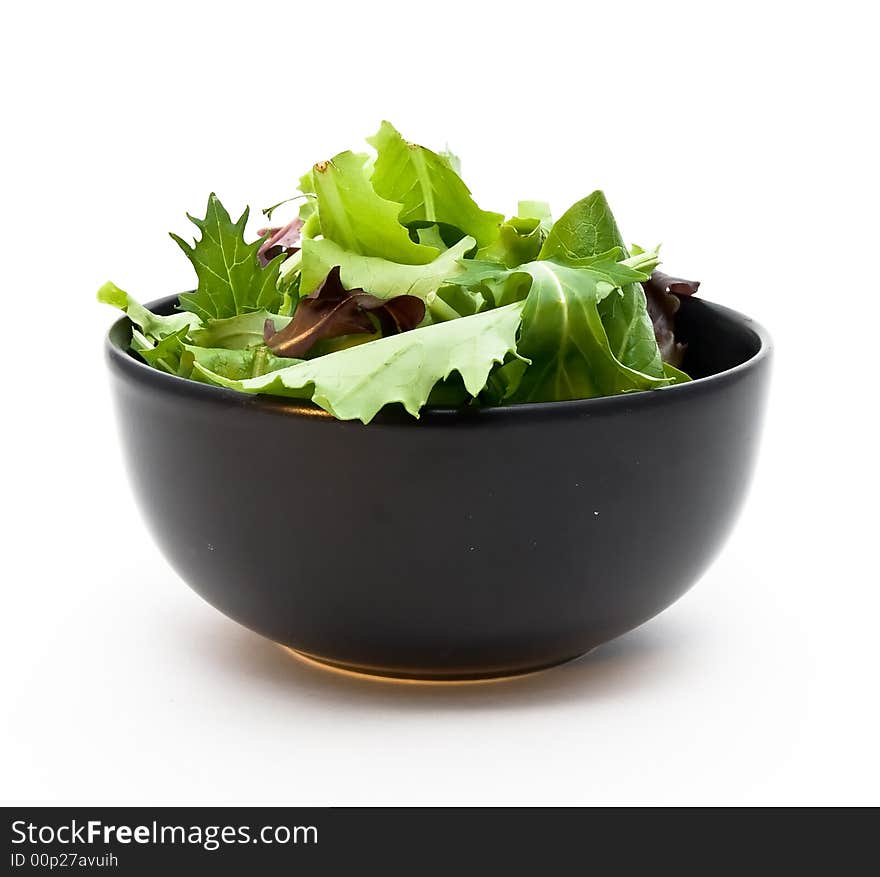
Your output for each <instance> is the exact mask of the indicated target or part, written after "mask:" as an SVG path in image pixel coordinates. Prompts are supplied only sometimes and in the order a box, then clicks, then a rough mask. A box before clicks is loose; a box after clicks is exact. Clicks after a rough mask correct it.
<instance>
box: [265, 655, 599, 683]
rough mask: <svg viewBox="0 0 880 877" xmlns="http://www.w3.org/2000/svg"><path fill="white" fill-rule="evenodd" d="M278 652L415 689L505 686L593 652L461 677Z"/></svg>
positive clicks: (358, 675) (340, 671)
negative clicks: (422, 687)
mask: <svg viewBox="0 0 880 877" xmlns="http://www.w3.org/2000/svg"><path fill="white" fill-rule="evenodd" d="M281 648H283V649H284V651H286V652H287V653H288V654H289V655H292V656H293V657H294V658H296V659H297V660H298V661H302V662H304V663H306V664H309V665H311V666H313V667H318V668H320V669H321V670H329V671H331V672H333V673H340V674H343V675H345V676H354V677H357V678H359V679H372V680H374V681H376V682H406V683H413V684H415V685H467V684H468V683H487V682H505V681H508V680H512V679H521V678H522V677H523V676H532V675H534V674H535V673H542V672H543V671H545V670H550V669H552V668H553V667H559V666H561V665H562V664H567V663H569V662H570V661H576V660H577V659H578V658H582V657H584V655H588V654H590V652H592V651H593V649H590V650H588V651H586V652H583V653H581V654H579V655H572V656H571V657H569V658H563V659H562V660H561V661H551V662H550V663H549V664H541V665H540V666H538V667H527V668H525V669H523V670H514V671H495V670H472V671H467V672H465V673H454V672H453V673H442V672H440V673H433V672H430V671H413V672H404V671H399V670H391V669H388V670H385V669H382V668H378V667H360V666H357V665H354V664H343V663H341V662H339V661H334V660H331V659H330V658H323V657H321V656H319V655H312V654H310V653H309V652H302V651H300V650H299V649H292V648H291V647H290V646H285V645H282V646H281Z"/></svg>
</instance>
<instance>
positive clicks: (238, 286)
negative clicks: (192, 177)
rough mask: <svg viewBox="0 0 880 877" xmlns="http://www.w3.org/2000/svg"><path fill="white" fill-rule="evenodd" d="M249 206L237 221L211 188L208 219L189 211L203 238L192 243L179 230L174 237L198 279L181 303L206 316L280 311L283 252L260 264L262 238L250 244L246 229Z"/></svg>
mask: <svg viewBox="0 0 880 877" xmlns="http://www.w3.org/2000/svg"><path fill="white" fill-rule="evenodd" d="M248 212H249V211H248V208H245V211H244V213H242V214H241V216H240V217H239V218H238V220H237V221H236V222H233V221H232V220H231V219H230V217H229V214H228V213H227V212H226V208H225V207H224V206H223V205H222V204H221V203H220V199H219V198H218V197H217V196H216V195H215V194H214V193H213V192H212V193H211V195H210V196H209V197H208V206H207V209H206V211H205V218H204V219H197V218H196V217H194V216H190V215H189V214H187V218H188V219H189V220H190V221H191V222H192V223H193V225H195V226H196V228H198V229H199V231H200V232H201V237H200V238H199V239H198V240H197V241H196V242H195V245H190V244H188V243H187V242H186V241H184V240H183V238H181V237H180V236H179V235H176V234H172V235H171V237H172V238H173V239H174V241H176V243H177V245H178V246H179V247H180V249H181V250H183V252H184V253H185V254H186V256H187V258H188V259H189V260H190V262H192V264H193V268H195V271H196V276H197V277H198V280H199V285H198V288H197V289H196V291H195V292H185V293H183V294H181V296H180V307H181V308H183V310H185V311H190V312H191V313H194V314H196V315H197V316H199V317H200V318H201V319H203V320H208V319H211V318H214V319H223V318H225V317H234V316H236V314H244V313H247V312H248V311H259V310H262V309H265V310H267V311H276V310H278V308H279V307H280V305H281V293H280V292H279V291H278V289H277V287H276V282H277V280H278V268H279V266H280V264H281V261H282V259H283V256H279V257H277V258H275V259H273V260H272V261H270V262H269V263H268V264H267V265H266V267H265V268H264V267H261V266H260V263H259V261H258V259H257V253H258V251H259V249H260V247H261V246H262V243H263V242H262V240H256V241H254V242H253V243H250V244H248V243H246V242H245V239H244V228H245V225H246V224H247V218H248Z"/></svg>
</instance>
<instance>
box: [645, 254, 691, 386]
mask: <svg viewBox="0 0 880 877" xmlns="http://www.w3.org/2000/svg"><path fill="white" fill-rule="evenodd" d="M699 288H700V281H699V280H683V279H682V278H681V277H670V276H669V275H668V274H664V273H663V272H662V271H655V272H654V273H653V274H652V275H651V278H650V280H648V281H647V283H645V284H644V290H645V296H646V298H647V300H648V315H649V316H650V317H651V322H652V323H653V324H654V337H655V338H656V339H657V346H658V347H659V348H660V355H661V356H662V357H663V362H664V364H665V365H666V367H667V371H668V370H669V367H670V366H673V367H676V369H675V370H676V371H678V369H677V366H680V365H681V362H682V360H683V359H684V351H685V348H686V347H687V345H686V344H681V343H680V342H678V341H677V340H676V338H675V315H676V314H677V313H678V309H679V307H680V306H681V302H680V301H679V299H678V297H679V296H680V295H696V293H697V290H698V289H699ZM679 374H682V372H679Z"/></svg>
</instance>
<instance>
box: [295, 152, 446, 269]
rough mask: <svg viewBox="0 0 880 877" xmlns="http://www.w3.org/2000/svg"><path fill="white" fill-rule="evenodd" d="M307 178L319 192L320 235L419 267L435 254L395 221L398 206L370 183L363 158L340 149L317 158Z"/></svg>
mask: <svg viewBox="0 0 880 877" xmlns="http://www.w3.org/2000/svg"><path fill="white" fill-rule="evenodd" d="M312 182H313V184H314V188H315V192H316V193H317V196H318V215H319V216H320V222H321V233H322V234H323V235H324V237H325V238H326V239H328V240H331V241H334V242H335V243H336V244H338V245H339V246H340V247H342V248H343V249H345V250H348V251H349V252H351V253H357V254H359V255H362V256H379V257H381V258H383V259H391V260H392V261H394V262H400V263H402V264H404V265H424V264H426V263H427V262H430V261H432V260H433V259H435V258H436V257H437V255H438V251H437V249H436V247H426V246H423V245H421V244H417V243H415V242H414V241H412V240H411V239H410V236H409V232H407V230H406V229H405V228H404V227H403V225H401V223H400V221H399V219H398V217H399V214H400V211H401V205H400V204H399V203H395V202H394V201H391V200H389V199H386V198H383V197H381V196H380V195H378V194H377V193H376V191H375V190H374V189H373V187H372V186H371V185H370V181H369V179H368V178H367V175H366V172H365V170H364V164H363V156H358V155H355V154H354V153H353V152H341V153H340V154H339V155H337V156H336V157H335V158H333V159H332V160H331V161H323V162H319V163H318V164H316V165H315V167H314V169H313V174H312ZM306 225H308V222H307V223H306ZM305 231H306V230H305V228H304V229H303V237H304V238H305V236H306V235H305ZM305 243H306V241H305V240H303V244H305Z"/></svg>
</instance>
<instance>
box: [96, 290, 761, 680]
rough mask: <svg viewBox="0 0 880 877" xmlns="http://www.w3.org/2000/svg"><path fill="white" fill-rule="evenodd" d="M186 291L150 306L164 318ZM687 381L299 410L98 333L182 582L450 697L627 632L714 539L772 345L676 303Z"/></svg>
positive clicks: (132, 466) (709, 552)
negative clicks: (412, 409)
mask: <svg viewBox="0 0 880 877" xmlns="http://www.w3.org/2000/svg"><path fill="white" fill-rule="evenodd" d="M176 301H177V298H176V296H172V297H169V298H165V299H162V300H160V301H159V302H154V303H153V304H152V305H151V308H152V309H153V310H157V311H158V312H164V313H169V312H171V311H172V310H173V308H174V305H175V304H176ZM677 327H678V334H679V335H680V336H681V337H682V338H683V340H685V341H686V342H687V344H688V347H687V353H686V359H685V363H684V368H685V369H686V370H687V371H688V372H689V373H690V374H691V375H692V376H693V377H695V378H696V380H694V381H693V382H691V383H688V384H682V385H679V386H674V387H670V388H667V389H663V390H656V391H652V392H643V393H633V394H627V395H622V396H613V397H608V398H600V399H588V400H580V401H573V402H552V403H542V404H530V405H517V406H507V407H501V408H488V409H468V410H466V411H457V410H439V409H436V410H425V411H423V412H422V416H421V419H420V420H415V419H413V418H411V417H410V416H409V415H407V414H406V413H405V412H403V411H402V410H400V411H398V410H395V409H393V408H387V409H385V410H384V411H383V412H381V413H380V415H379V416H378V417H377V418H376V420H374V421H373V423H371V424H370V425H369V426H363V425H362V424H360V423H351V422H340V421H337V420H335V419H334V418H333V417H331V416H330V415H329V414H327V413H325V412H323V411H322V410H320V409H318V408H317V407H316V406H314V405H312V404H311V403H308V402H298V401H291V400H285V399H280V398H271V397H266V396H249V395H244V394H240V393H236V392H234V391H231V390H225V389H220V388H217V387H212V386H208V385H205V384H200V383H197V382H194V381H189V380H185V379H182V378H178V377H175V376H173V375H168V374H165V373H163V372H159V371H157V370H155V369H153V368H151V367H150V366H148V365H146V364H145V363H143V362H141V361H140V360H139V359H137V358H135V356H134V355H132V354H130V353H129V352H128V343H129V340H130V337H131V325H130V323H129V321H128V319H127V318H122V319H120V320H118V321H117V322H116V323H115V324H114V326H113V327H112V329H111V330H110V333H109V336H108V342H107V345H106V351H107V359H108V362H109V366H110V372H111V375H112V387H113V395H114V398H115V402H116V408H117V413H118V420H119V424H120V428H121V435H122V440H123V445H124V450H125V456H126V459H127V463H128V469H129V472H130V476H131V481H132V484H133V487H134V491H135V495H136V497H137V500H138V502H139V504H140V507H141V509H142V511H143V514H144V517H145V519H146V522H147V524H148V526H149V527H150V529H151V531H152V534H153V536H154V538H155V540H156V542H157V543H158V545H159V547H160V548H161V550H162V551H163V553H164V554H165V556H166V557H167V559H168V561H169V562H170V563H171V565H172V566H173V567H174V569H175V570H176V571H177V572H178V573H179V575H180V576H181V578H183V580H184V581H185V582H187V584H189V585H190V587H192V588H193V589H194V590H195V591H196V592H197V593H198V594H199V595H200V596H202V597H203V598H204V599H205V600H207V601H208V602H209V603H210V604H211V605H213V606H215V607H216V608H217V609H219V610H220V611H221V612H223V613H225V614H226V615H228V616H229V617H230V618H232V619H234V620H235V621H238V622H239V623H241V624H243V625H245V626H246V627H248V628H251V629H252V630H254V631H256V632H257V633H260V634H262V635H263V636H265V637H269V638H270V639H272V640H275V641H277V642H279V643H281V644H283V645H285V646H288V647H289V648H291V649H293V650H295V651H297V652H299V653H301V654H303V655H306V656H307V657H309V658H312V659H314V660H318V661H321V662H324V663H327V664H330V665H332V666H335V667H338V668H343V669H348V670H354V671H359V672H366V673H372V674H379V675H384V676H394V677H399V678H414V679H438V680H439V679H447V680H463V679H477V678H491V677H496V676H507V675H514V674H519V673H527V672H531V671H534V670H537V669H540V668H543V667H548V666H552V665H554V664H557V663H561V662H563V661H566V660H569V659H571V658H574V657H577V656H579V655H581V654H584V653H585V652H587V651H589V650H591V649H592V648H594V647H596V646H597V645H600V644H601V643H603V642H606V641H608V640H610V639H612V638H614V637H616V636H619V635H620V634H622V633H624V632H626V631H628V630H631V629H632V628H634V627H637V626H638V625H640V624H641V623H642V622H644V621H646V620H648V619H649V618H651V617H652V616H654V615H656V614H657V613H658V612H661V611H662V610H663V609H665V608H666V607H668V606H669V605H670V604H671V603H673V602H674V601H675V600H676V599H678V597H680V596H681V595H682V594H683V593H684V592H685V591H686V590H687V589H688V588H689V587H690V586H691V585H692V584H693V583H694V582H695V581H696V580H697V579H698V578H699V577H700V576H701V574H702V573H703V572H704V571H705V570H706V568H707V567H708V565H709V564H710V562H711V561H712V559H713V558H714V556H715V555H716V553H717V552H718V551H719V549H720V547H721V545H722V544H723V542H724V540H725V538H726V537H727V535H728V533H729V531H730V529H731V527H732V525H733V522H734V520H735V518H736V515H737V512H738V510H739V508H740V505H741V503H742V500H743V497H744V495H745V492H746V488H747V484H748V481H749V477H750V474H751V471H752V468H753V463H754V459H755V455H756V450H757V446H758V441H759V436H760V429H761V421H762V413H763V408H764V400H765V397H766V389H767V384H768V376H769V365H770V340H769V337H768V335H767V333H766V332H765V331H764V330H763V329H762V328H761V327H760V326H759V325H758V324H756V323H755V322H753V321H752V320H750V319H748V318H747V317H745V316H743V315H741V314H738V313H736V312H735V311H732V310H730V309H728V308H725V307H721V306H719V305H716V304H711V303H709V302H706V301H703V300H699V299H683V300H682V307H681V310H680V311H679V314H678V323H677Z"/></svg>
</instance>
